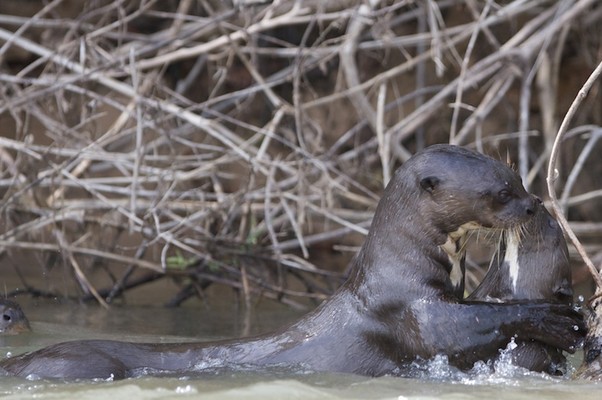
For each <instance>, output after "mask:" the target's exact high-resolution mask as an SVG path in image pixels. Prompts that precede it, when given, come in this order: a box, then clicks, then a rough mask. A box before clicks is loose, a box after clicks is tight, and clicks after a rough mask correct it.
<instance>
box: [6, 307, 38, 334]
mask: <svg viewBox="0 0 602 400" xmlns="http://www.w3.org/2000/svg"><path fill="white" fill-rule="evenodd" d="M0 315H1V316H2V317H1V319H0V334H1V335H16V334H19V333H22V332H29V331H30V330H31V328H30V327H29V321H28V320H27V317H25V313H24V312H23V310H22V309H21V306H19V304H17V303H15V302H14V301H11V300H8V299H0Z"/></svg>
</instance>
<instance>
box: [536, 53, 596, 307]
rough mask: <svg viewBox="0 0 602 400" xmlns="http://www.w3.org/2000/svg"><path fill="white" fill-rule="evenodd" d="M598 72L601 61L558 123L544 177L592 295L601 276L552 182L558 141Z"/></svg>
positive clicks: (554, 208)
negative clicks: (590, 283) (588, 278)
mask: <svg viewBox="0 0 602 400" xmlns="http://www.w3.org/2000/svg"><path fill="white" fill-rule="evenodd" d="M600 74H602V62H600V64H598V66H597V67H596V69H595V70H594V72H592V74H591V75H590V76H589V78H587V81H585V83H584V84H583V86H582V87H581V89H579V92H578V93H577V96H576V97H575V99H574V100H573V103H572V104H571V107H570V108H569V110H568V111H567V113H566V115H565V116H564V119H563V120H562V124H561V125H560V128H559V129H558V133H557V134H556V139H555V140H554V145H553V146H552V153H551V154H550V162H549V163H548V175H547V177H546V182H547V184H548V194H549V195H550V200H551V204H552V208H553V210H554V213H555V215H556V218H557V219H558V222H560V225H561V226H562V228H563V229H564V231H565V232H566V234H567V235H568V237H569V238H570V239H571V242H572V243H573V245H574V246H575V248H576V249H577V252H578V253H579V255H580V256H581V258H582V259H583V261H584V262H585V265H587V268H588V269H589V272H590V274H591V275H592V278H593V279H594V282H595V283H596V293H595V295H594V296H596V297H597V296H600V295H602V276H600V273H599V272H598V270H597V269H596V267H595V266H594V263H593V262H592V260H591V259H590V258H589V256H588V255H587V252H586V251H585V249H584V247H583V245H582V244H581V242H580V241H579V239H578V238H577V235H575V232H573V230H572V229H571V227H570V225H569V222H568V221H567V219H566V217H565V216H564V214H563V213H562V209H561V208H560V204H559V203H558V199H557V198H556V190H555V188H554V182H555V180H556V176H557V173H558V171H557V170H556V169H555V165H556V160H557V158H558V153H559V152H560V143H561V142H562V139H563V137H564V135H565V134H566V131H567V129H568V127H569V124H570V123H571V120H572V119H573V116H574V115H575V113H576V112H577V109H578V108H579V106H580V105H581V103H582V102H583V100H584V99H585V98H586V97H587V94H588V92H589V91H590V89H591V88H592V86H593V85H594V82H595V81H596V79H598V77H599V76H600Z"/></svg>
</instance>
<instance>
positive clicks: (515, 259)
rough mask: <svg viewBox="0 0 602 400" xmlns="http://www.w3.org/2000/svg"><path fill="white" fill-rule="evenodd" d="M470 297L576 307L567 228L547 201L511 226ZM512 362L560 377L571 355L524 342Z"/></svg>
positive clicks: (512, 355) (518, 347)
mask: <svg viewBox="0 0 602 400" xmlns="http://www.w3.org/2000/svg"><path fill="white" fill-rule="evenodd" d="M467 299H468V300H484V301H501V302H507V301H512V300H546V301H549V302H553V303H559V304H566V305H571V304H572V303H573V289H572V287H571V267H570V263H569V252H568V248H567V245H566V241H565V240H564V236H563V234H562V229H561V228H560V225H559V224H558V223H557V222H556V220H555V219H554V218H553V217H552V216H551V215H550V213H549V212H548V211H547V210H546V208H545V207H544V206H543V204H539V205H538V206H537V207H536V208H535V215H534V216H533V218H532V219H531V220H530V221H528V222H527V223H526V224H524V225H523V226H521V228H520V229H506V230H505V231H504V233H503V235H502V242H501V245H500V247H499V249H498V252H497V253H496V255H495V257H494V259H493V261H492V263H491V265H490V267H489V270H488V271H487V274H486V275H485V277H484V278H483V281H482V282H481V284H480V285H479V286H478V287H477V288H476V289H475V290H474V292H472V293H471V294H470V296H468V298H467ZM510 355H511V357H512V362H513V363H514V364H515V365H518V366H521V367H524V368H527V369H529V370H531V371H538V372H542V371H543V372H547V373H550V374H553V375H561V374H562V373H563V372H564V371H565V370H566V366H565V363H566V358H565V357H564V356H563V355H562V352H561V351H560V350H558V349H556V348H553V347H550V346H547V345H544V344H541V343H537V342H533V341H529V342H525V341H519V342H518V343H517V347H516V348H514V349H513V350H511V354H510Z"/></svg>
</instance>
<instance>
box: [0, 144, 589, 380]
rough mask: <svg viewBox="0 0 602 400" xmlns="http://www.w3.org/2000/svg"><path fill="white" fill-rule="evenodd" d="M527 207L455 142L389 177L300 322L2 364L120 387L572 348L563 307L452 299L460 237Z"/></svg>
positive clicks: (484, 160)
mask: <svg viewBox="0 0 602 400" xmlns="http://www.w3.org/2000/svg"><path fill="white" fill-rule="evenodd" d="M535 207H536V204H535V200H534V198H533V197H532V196H530V195H529V194H527V193H526V192H525V190H524V188H523V187H522V185H521V183H520V179H519V178H518V176H517V174H516V173H515V172H513V171H512V170H511V169H510V168H508V167H507V166H505V165H504V164H503V163H501V162H499V161H496V160H494V159H492V158H489V157H486V156H484V155H482V154H479V153H476V152H473V151H470V150H467V149H463V148H460V147H456V146H449V145H436V146H431V147H429V148H427V149H425V150H424V151H422V152H420V153H417V154H416V155H415V156H414V157H412V158H411V159H410V160H408V161H407V162H406V163H405V164H404V165H403V166H402V167H401V168H399V169H398V170H397V171H396V173H395V175H394V177H393V179H392V180H391V182H390V183H389V185H388V186H387V188H386V189H385V191H384V194H383V197H382V199H381V201H380V202H379V204H378V206H377V209H376V212H375V215H374V219H373V222H372V227H371V229H370V232H369V234H368V236H367V238H366V241H365V243H364V244H363V246H362V248H361V250H360V252H359V253H358V255H357V256H356V257H355V259H354V261H353V264H354V265H353V268H352V271H353V272H352V273H351V275H350V277H349V279H348V280H347V281H346V282H345V283H344V284H343V285H342V287H341V288H340V289H339V290H338V291H337V292H336V293H335V294H334V295H333V296H332V297H331V298H330V299H329V300H327V301H325V302H324V303H322V304H321V305H320V306H319V307H318V308H317V309H316V310H314V311H313V312H311V313H309V314H308V315H306V316H305V317H304V318H302V319H301V320H300V321H298V322H297V323H294V324H292V325H291V326H289V327H286V328H284V329H282V330H280V331H278V332H275V333H273V334H268V335H263V336H259V337H255V338H248V339H242V340H233V341H223V342H211V343H184V344H149V343H147V344H142V343H125V342H117V341H104V340H96V341H76V342H67V343H60V344H57V345H53V346H49V347H46V348H43V349H41V350H38V351H35V352H32V353H29V354H25V355H21V356H16V357H13V358H9V359H6V360H4V361H2V362H1V363H0V367H1V368H3V369H4V370H5V371H6V372H7V373H10V374H14V375H19V376H23V377H26V376H32V377H34V376H35V377H62V378H109V377H112V378H115V379H117V378H123V377H127V376H135V375H137V374H139V373H140V371H141V370H144V371H146V372H148V371H149V370H155V371H175V372H176V373H180V372H190V371H198V370H199V369H201V368H203V367H204V366H219V365H228V364H251V365H257V366H262V365H270V364H279V365H301V366H303V367H305V368H308V369H311V370H316V371H338V372H351V373H357V374H363V375H371V376H378V375H383V374H389V373H395V372H396V371H397V370H398V368H399V367H400V366H405V365H407V364H409V363H411V362H412V361H413V360H415V359H416V358H422V359H429V358H431V357H433V356H435V355H437V354H445V355H447V356H448V358H449V360H450V363H452V364H453V365H456V366H459V367H460V368H470V367H471V366H472V365H473V363H474V362H475V361H477V360H481V359H487V358H491V357H494V356H495V354H497V351H498V349H499V348H501V347H503V346H505V345H506V344H507V343H508V342H509V341H510V339H511V338H512V337H514V336H516V337H517V338H518V339H520V340H524V341H528V340H532V339H533V340H538V341H541V342H544V343H547V344H549V345H551V346H554V347H558V348H561V349H565V350H568V351H574V350H575V346H577V345H578V344H579V343H580V341H581V340H582V337H583V335H584V334H585V327H584V324H583V320H582V317H581V315H580V314H579V313H577V312H575V311H574V310H573V309H571V307H569V306H566V305H559V304H549V303H541V302H515V303H511V304H502V303H500V304H497V303H487V302H482V303H477V302H471V303H465V302H462V301H461V300H460V296H459V295H458V293H461V291H462V290H463V281H464V280H463V271H462V263H461V260H462V254H461V249H462V246H461V243H462V241H463V240H464V233H465V232H466V231H467V230H469V229H474V228H477V227H480V226H483V227H495V228H510V227H515V226H516V225H518V224H522V223H524V222H526V221H528V220H529V219H530V218H531V217H532V215H533V212H534V209H535ZM450 276H451V277H450ZM452 278H453V279H452ZM575 327H576V328H577V329H574V328H575Z"/></svg>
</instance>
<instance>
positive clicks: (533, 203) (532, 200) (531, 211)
mask: <svg viewBox="0 0 602 400" xmlns="http://www.w3.org/2000/svg"><path fill="white" fill-rule="evenodd" d="M541 203H542V201H541V199H540V198H539V197H537V196H529V197H528V198H527V204H526V207H525V211H526V212H527V215H529V216H531V215H535V209H536V208H537V205H538V204H541Z"/></svg>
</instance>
